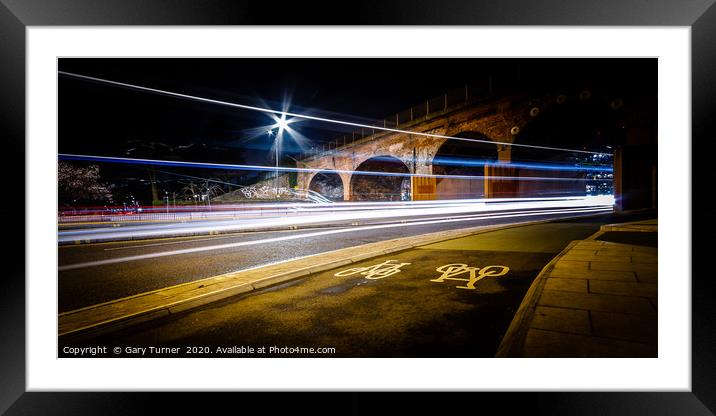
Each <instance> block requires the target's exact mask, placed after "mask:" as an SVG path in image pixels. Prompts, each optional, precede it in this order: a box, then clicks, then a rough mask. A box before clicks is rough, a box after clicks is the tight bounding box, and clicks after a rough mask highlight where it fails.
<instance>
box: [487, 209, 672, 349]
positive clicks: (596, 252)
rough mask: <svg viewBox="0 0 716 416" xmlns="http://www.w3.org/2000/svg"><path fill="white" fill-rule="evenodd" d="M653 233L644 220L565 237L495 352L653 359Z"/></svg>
mask: <svg viewBox="0 0 716 416" xmlns="http://www.w3.org/2000/svg"><path fill="white" fill-rule="evenodd" d="M636 233H638V234H637V235H635V234H636ZM645 233H648V234H645ZM657 236H658V225H657V220H649V221H639V222H633V223H625V224H608V225H604V226H602V227H601V230H600V231H599V232H597V233H596V234H594V235H592V236H591V237H590V238H589V239H587V240H578V241H574V242H572V243H571V244H570V245H569V246H568V247H567V248H565V250H563V251H562V252H561V253H560V254H559V255H558V256H557V257H555V258H554V259H553V260H552V261H551V262H550V263H549V264H548V265H547V266H545V267H544V269H543V270H542V272H541V273H540V275H539V276H538V277H537V279H535V281H534V283H533V284H532V286H531V287H530V290H529V291H528V293H527V296H526V297H525V299H524V301H523V302H522V305H521V306H520V308H519V310H518V312H517V314H516V315H515V318H514V320H513V321H512V324H511V325H510V328H509V329H508V332H507V334H506V335H505V337H504V339H503V341H502V344H501V345H500V348H499V350H498V352H497V356H498V357H657V356H658V348H657V310H658V309H657V308H658V301H657V298H658V297H657V289H658V279H657V268H658V264H657V258H658V257H657V247H656V237H657ZM605 240H606V241H605ZM609 240H615V241H619V242H613V241H609ZM630 240H631V241H633V242H634V243H633V244H626V243H625V241H627V242H628V241H630Z"/></svg>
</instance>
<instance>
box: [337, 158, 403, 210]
mask: <svg viewBox="0 0 716 416" xmlns="http://www.w3.org/2000/svg"><path fill="white" fill-rule="evenodd" d="M361 172H378V173H370V174H368V173H361ZM380 173H389V174H392V175H381V174H380ZM400 173H404V174H405V175H395V174H400ZM409 174H410V170H409V169H408V167H407V166H405V163H403V162H402V161H401V160H400V159H397V158H395V157H392V156H376V157H373V158H370V159H368V160H366V161H365V162H363V163H361V164H360V165H359V166H358V167H357V168H356V170H355V172H354V173H353V176H352V177H351V200H353V201H409V200H410V176H409Z"/></svg>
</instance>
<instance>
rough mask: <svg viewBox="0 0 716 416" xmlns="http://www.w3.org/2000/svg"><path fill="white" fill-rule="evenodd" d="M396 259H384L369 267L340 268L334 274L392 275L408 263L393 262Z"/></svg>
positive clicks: (374, 276)
mask: <svg viewBox="0 0 716 416" xmlns="http://www.w3.org/2000/svg"><path fill="white" fill-rule="evenodd" d="M395 261H396V260H386V261H384V262H382V263H380V264H376V265H373V266H369V267H354V268H352V269H346V270H341V271H340V272H338V273H336V274H334V276H339V277H342V276H352V275H354V274H361V275H363V276H365V278H366V279H372V280H376V279H382V278H384V277H388V276H392V275H394V274H396V273H400V272H401V271H402V270H400V268H401V267H403V266H407V265H409V264H410V263H393V262H395Z"/></svg>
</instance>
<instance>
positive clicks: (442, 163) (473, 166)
mask: <svg viewBox="0 0 716 416" xmlns="http://www.w3.org/2000/svg"><path fill="white" fill-rule="evenodd" d="M454 137H460V138H465V139H472V140H488V141H489V138H488V137H487V136H485V135H483V134H481V133H477V132H473V131H466V132H462V133H459V134H456V135H455V136H454ZM496 160H497V146H496V145H494V144H489V143H481V142H473V141H467V140H447V141H446V142H445V143H443V145H442V146H440V148H439V149H438V151H437V153H436V154H435V157H434V158H433V173H434V174H435V175H452V176H459V177H455V178H445V177H437V178H436V179H435V197H436V198H437V199H469V198H483V197H485V178H484V176H485V165H486V164H491V163H494V162H495V161H496ZM466 177H469V178H466Z"/></svg>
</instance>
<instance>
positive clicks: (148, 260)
mask: <svg viewBox="0 0 716 416" xmlns="http://www.w3.org/2000/svg"><path fill="white" fill-rule="evenodd" d="M572 215H574V214H538V215H532V214H530V216H523V217H504V216H502V215H498V216H497V217H493V218H488V219H485V218H480V219H471V218H470V217H461V216H453V217H441V219H437V220H438V221H443V222H434V221H436V218H433V219H432V220H429V219H427V218H422V219H420V221H416V222H412V223H411V222H406V223H401V222H397V223H393V224H384V223H383V224H382V225H375V224H369V225H363V226H356V227H326V228H313V229H307V230H287V231H270V232H245V233H235V234H222V235H216V236H200V237H181V238H162V239H153V240H142V241H125V242H108V243H97V244H86V245H65V246H60V247H59V248H58V250H59V254H58V262H59V275H58V279H59V280H58V287H59V293H58V302H59V303H58V308H59V311H60V312H65V311H70V310H74V309H78V308H81V307H85V306H89V305H94V304H97V303H101V302H106V301H109V300H113V299H118V298H122V297H126V296H131V295H134V294H138V293H142V292H146V291H150V290H155V289H160V288H163V287H167V286H172V285H176V284H180V283H185V282H190V281H195V280H199V279H202V278H207V277H211V276H216V275H219V274H223V273H229V272H233V271H236V270H241V269H246V268H249V267H255V266H260V265H265V264H270V263H274V262H278V261H283V260H288V259H292V258H296V257H302V256H307V255H312V254H317V253H321V252H326V251H331V250H336V249H340V248H345V247H352V246H356V245H360V244H365V243H371V242H376V241H381V240H387V239H392V238H398V237H406V236H411V235H418V234H425V233H430V232H436V231H443V230H450V229H462V228H468V227H475V226H488V225H496V224H510V223H515V222H521V221H530V220H540V219H548V218H565V217H569V216H572ZM446 218H447V221H449V222H445V221H446ZM450 218H451V219H450ZM431 221H432V222H431Z"/></svg>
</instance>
